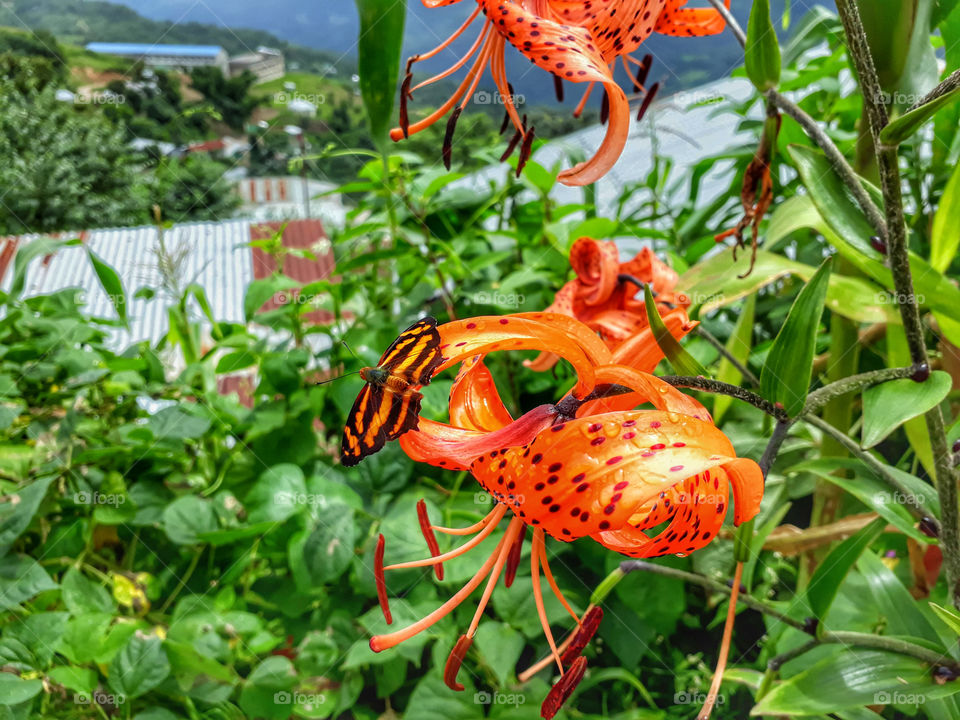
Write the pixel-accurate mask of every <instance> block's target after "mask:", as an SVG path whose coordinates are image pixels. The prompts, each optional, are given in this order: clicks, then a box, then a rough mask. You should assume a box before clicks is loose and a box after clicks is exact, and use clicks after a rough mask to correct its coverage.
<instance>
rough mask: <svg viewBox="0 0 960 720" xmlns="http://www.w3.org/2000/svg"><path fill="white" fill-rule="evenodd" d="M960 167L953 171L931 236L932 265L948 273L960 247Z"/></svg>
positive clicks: (935, 217) (941, 199) (934, 219)
mask: <svg viewBox="0 0 960 720" xmlns="http://www.w3.org/2000/svg"><path fill="white" fill-rule="evenodd" d="M957 228H960V165H958V166H957V168H956V169H955V170H954V171H953V175H951V176H950V180H949V181H948V182H947V187H946V189H945V190H944V191H943V196H942V197H941V198H940V207H939V209H938V210H937V214H936V215H934V216H933V230H932V232H931V234H930V265H931V266H933V268H934V269H935V270H938V271H939V272H946V270H947V268H948V267H950V262H951V261H952V260H953V257H954V255H956V254H957V248H958V247H960V232H957Z"/></svg>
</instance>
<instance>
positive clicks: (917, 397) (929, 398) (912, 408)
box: [860, 370, 953, 448]
mask: <svg viewBox="0 0 960 720" xmlns="http://www.w3.org/2000/svg"><path fill="white" fill-rule="evenodd" d="M952 385H953V378H951V377H950V374H949V373H946V372H943V371H942V370H937V371H935V372H933V373H932V374H931V375H930V377H929V378H928V379H927V380H926V381H925V382H919V383H918V382H914V381H913V380H910V379H909V378H904V379H902V380H891V381H890V382H885V383H881V384H880V385H874V386H873V387H871V388H867V389H866V390H864V391H863V430H862V433H861V441H860V445H861V446H862V447H864V448H872V447H874V446H875V445H877V444H878V443H880V442H882V441H883V440H884V439H885V438H886V437H887V436H888V435H889V434H890V433H892V432H893V431H894V430H896V429H897V428H898V427H900V426H901V425H902V424H903V423H905V422H906V421H907V420H910V419H911V418H915V417H917V416H918V415H923V414H924V413H925V412H927V411H928V410H930V409H931V408H934V407H936V406H937V405H938V404H940V402H942V401H943V399H944V398H945V397H946V396H947V393H949V392H950V388H951V387H952Z"/></svg>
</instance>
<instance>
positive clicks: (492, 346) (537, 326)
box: [436, 313, 610, 397]
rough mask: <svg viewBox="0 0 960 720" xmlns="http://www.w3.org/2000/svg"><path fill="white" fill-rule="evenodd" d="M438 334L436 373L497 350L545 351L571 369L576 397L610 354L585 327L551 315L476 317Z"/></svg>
mask: <svg viewBox="0 0 960 720" xmlns="http://www.w3.org/2000/svg"><path fill="white" fill-rule="evenodd" d="M438 330H439V332H440V338H441V343H442V344H441V346H440V349H441V350H442V351H443V353H444V357H443V360H442V362H441V363H440V365H439V366H438V367H437V370H436V372H437V373H439V372H441V371H443V370H445V369H446V368H448V367H450V366H452V365H455V364H457V363H458V362H461V361H463V360H465V359H466V358H468V357H470V356H472V355H485V354H487V353H490V352H494V351H497V350H541V351H548V352H552V353H556V354H557V355H559V356H560V357H562V358H563V359H565V360H567V361H568V362H569V363H570V364H571V365H573V367H574V369H575V370H576V373H577V378H578V380H577V386H576V388H575V389H574V393H575V394H576V396H577V397H583V396H584V395H586V394H587V393H588V392H590V390H591V389H592V388H593V385H594V382H593V369H594V367H595V366H596V365H598V364H602V363H604V362H607V361H608V360H609V357H610V351H609V350H608V349H607V347H606V346H605V345H604V344H603V342H602V341H601V340H600V338H598V337H597V336H596V335H595V334H594V333H592V332H591V331H590V329H589V328H588V327H587V326H586V325H583V324H582V323H580V322H577V321H576V320H574V319H573V318H569V317H567V316H566V315H559V314H554V313H518V314H516V315H504V316H487V317H476V318H470V319H469V320H459V321H457V322H452V323H446V324H445V325H441V326H440V327H439V328H438Z"/></svg>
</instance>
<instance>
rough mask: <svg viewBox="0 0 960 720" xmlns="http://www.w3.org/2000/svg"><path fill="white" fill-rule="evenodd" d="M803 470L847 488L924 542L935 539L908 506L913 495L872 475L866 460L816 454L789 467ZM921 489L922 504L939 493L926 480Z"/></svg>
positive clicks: (795, 471)
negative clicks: (846, 473) (814, 457)
mask: <svg viewBox="0 0 960 720" xmlns="http://www.w3.org/2000/svg"><path fill="white" fill-rule="evenodd" d="M840 469H843V470H846V471H848V472H850V473H852V474H853V477H852V478H851V477H846V476H845V474H840V473H837V470H840ZM801 472H809V473H813V474H814V475H816V476H817V477H819V478H822V479H823V480H826V481H827V482H829V483H832V484H834V485H836V486H837V487H839V488H843V489H844V490H846V491H847V492H848V493H850V494H851V495H852V496H853V497H855V498H856V499H857V500H859V501H860V502H862V503H863V504H864V505H866V506H867V507H869V508H870V509H871V510H873V511H874V512H876V513H877V514H878V515H880V516H881V517H883V518H885V519H886V520H887V522H888V523H890V524H891V525H893V526H894V527H896V528H898V529H899V530H900V531H901V532H903V533H904V534H905V535H908V536H909V537H912V538H913V539H914V540H916V541H917V542H921V543H924V544H927V543H931V542H935V541H934V540H933V539H932V538H929V537H927V536H926V535H924V534H923V533H922V532H920V530H918V529H917V527H916V524H917V521H916V519H915V518H914V517H913V515H911V514H910V511H909V510H908V509H907V503H908V502H910V498H908V497H907V496H905V495H903V493H900V492H899V491H897V490H894V489H893V488H891V487H890V485H889V484H887V483H885V482H884V481H883V480H880V479H879V478H877V477H875V476H874V475H872V474H871V472H870V470H868V468H867V467H866V466H865V465H864V464H863V463H861V462H859V461H857V460H852V459H850V458H816V459H814V460H807V461H806V462H801V463H799V464H797V465H794V466H793V467H791V468H790V469H789V470H787V473H788V474H795V473H801ZM918 482H920V483H922V481H921V480H918ZM918 489H919V490H921V492H920V494H916V493H914V497H915V498H916V500H917V502H919V503H920V504H921V505H923V506H925V507H928V506H927V503H926V501H927V500H928V499H929V498H931V497H932V496H933V495H935V494H936V489H935V488H934V487H933V486H931V485H926V484H922V485H921V487H920V488H918ZM932 512H933V510H932V508H931V513H932Z"/></svg>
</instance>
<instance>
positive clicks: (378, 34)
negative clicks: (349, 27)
mask: <svg viewBox="0 0 960 720" xmlns="http://www.w3.org/2000/svg"><path fill="white" fill-rule="evenodd" d="M354 1H355V2H356V4H357V12H358V13H360V35H359V37H358V39H357V50H358V54H359V59H358V66H359V70H360V93H361V95H362V96H363V105H364V107H365V108H366V110H367V118H368V119H369V121H370V134H371V135H372V137H373V140H374V142H376V143H377V144H378V145H379V146H380V147H381V148H383V147H385V145H386V141H387V130H388V128H389V127H390V123H391V121H392V120H393V105H394V97H395V96H396V93H397V80H398V79H399V76H400V52H401V48H402V45H403V25H404V21H405V20H406V15H407V3H406V0H354Z"/></svg>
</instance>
